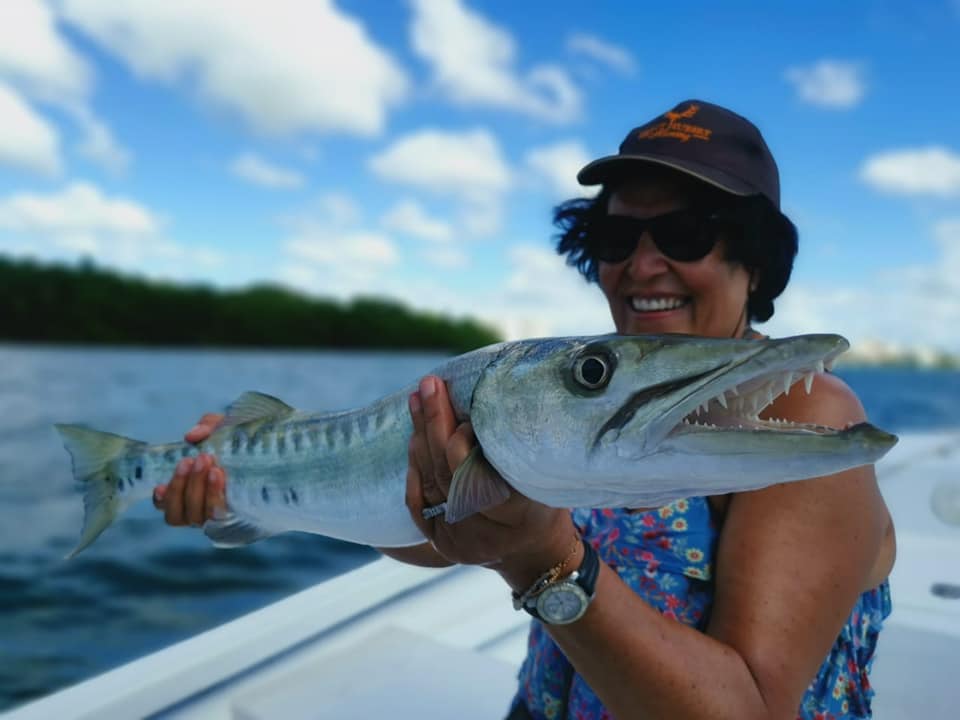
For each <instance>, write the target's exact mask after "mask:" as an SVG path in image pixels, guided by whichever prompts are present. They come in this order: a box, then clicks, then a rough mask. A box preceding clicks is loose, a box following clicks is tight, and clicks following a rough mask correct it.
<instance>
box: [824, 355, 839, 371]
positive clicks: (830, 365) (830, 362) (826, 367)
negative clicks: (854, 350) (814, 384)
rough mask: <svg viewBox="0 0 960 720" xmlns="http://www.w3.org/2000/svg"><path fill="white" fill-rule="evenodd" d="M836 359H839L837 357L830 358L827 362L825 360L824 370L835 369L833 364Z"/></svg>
mask: <svg viewBox="0 0 960 720" xmlns="http://www.w3.org/2000/svg"><path fill="white" fill-rule="evenodd" d="M836 361H837V359H836V358H830V359H829V360H827V361H826V362H824V363H823V368H824V370H833V364H834V363H835V362H836Z"/></svg>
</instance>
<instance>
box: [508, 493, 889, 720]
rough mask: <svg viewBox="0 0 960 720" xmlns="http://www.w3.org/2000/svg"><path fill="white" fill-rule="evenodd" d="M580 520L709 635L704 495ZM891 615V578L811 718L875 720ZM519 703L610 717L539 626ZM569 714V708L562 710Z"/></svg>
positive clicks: (856, 616) (637, 582) (864, 602)
mask: <svg viewBox="0 0 960 720" xmlns="http://www.w3.org/2000/svg"><path fill="white" fill-rule="evenodd" d="M573 519H574V522H575V523H576V524H577V526H578V527H579V528H580V531H581V532H582V534H583V535H584V537H586V538H588V539H589V541H590V542H591V543H592V544H593V546H594V547H595V548H596V549H597V552H598V554H599V555H600V559H601V560H602V561H604V562H606V563H607V564H608V565H609V566H610V567H612V568H613V569H614V570H616V571H617V573H618V574H619V575H620V578H621V579H622V580H623V581H624V582H625V583H626V584H627V585H629V586H630V587H631V588H633V590H634V591H635V592H636V593H637V594H639V595H640V596H641V597H642V598H643V599H644V600H645V601H646V602H647V603H649V604H650V605H651V606H653V607H654V608H656V609H657V610H659V611H660V612H661V613H663V614H664V615H665V616H667V617H669V618H673V619H674V620H676V621H678V622H682V623H684V624H686V625H691V626H693V627H695V628H697V629H698V630H701V631H703V630H705V629H706V625H707V620H708V615H709V612H710V606H711V603H712V600H713V582H712V580H713V570H712V568H713V561H714V555H715V551H716V544H717V533H718V530H717V527H716V525H715V524H714V520H713V517H712V515H711V511H710V506H709V504H708V502H707V499H706V498H702V497H697V498H690V499H688V500H678V501H676V502H674V503H671V504H670V505H666V506H664V507H662V508H658V509H656V510H649V511H644V512H635V513H632V512H630V511H628V510H623V509H617V510H611V509H604V510H582V509H581V510H575V511H574V513H573ZM889 614H890V591H889V586H888V585H887V583H886V582H884V583H883V584H881V585H880V586H878V587H877V588H874V589H873V590H870V591H868V592H865V593H863V594H862V595H861V596H860V598H859V600H858V601H857V604H856V605H855V606H854V608H853V610H852V612H851V613H850V616H849V618H848V619H847V622H846V624H845V625H844V627H843V630H842V631H841V633H840V635H839V637H838V638H837V640H836V642H835V643H834V645H833V647H832V648H831V650H830V652H829V654H828V655H827V658H826V659H825V660H824V662H823V665H821V666H820V670H819V672H818V673H817V675H816V677H815V678H814V680H813V682H811V683H810V686H809V687H808V688H807V691H806V693H805V694H804V696H803V701H802V702H801V705H800V708H799V709H798V710H797V717H798V718H802V719H803V720H807V719H808V718H809V719H810V720H846V719H847V718H869V717H870V698H871V697H872V696H873V690H872V689H871V688H870V682H869V681H868V679H867V675H868V673H869V670H870V665H871V664H872V662H873V655H874V649H875V647H876V643H877V635H878V633H879V631H880V627H881V625H882V622H883V619H884V618H886V617H887V615H889ZM519 679H520V687H519V690H518V692H517V696H516V697H515V699H514V703H513V704H514V707H516V705H518V704H521V703H522V704H523V705H525V706H526V709H527V710H528V711H529V715H530V716H532V717H533V718H536V719H537V720H540V719H541V718H549V719H550V720H554V718H557V719H558V720H559V719H560V718H572V719H575V720H606V719H607V718H610V717H611V716H610V714H609V713H608V712H607V711H606V710H605V709H604V707H603V704H602V703H601V702H600V700H599V699H598V698H597V696H596V695H595V694H594V693H593V691H592V690H591V689H590V687H589V686H588V685H587V683H586V682H585V681H584V680H583V678H581V677H580V676H579V675H577V674H576V673H574V672H573V669H572V667H571V666H570V663H568V662H567V659H566V657H565V656H564V655H563V652H562V651H561V650H560V649H559V648H558V647H557V645H556V644H555V643H554V642H553V639H552V638H551V637H550V635H549V634H548V633H547V632H546V630H544V628H543V625H541V624H540V623H539V622H537V621H533V622H532V623H531V628H530V637H529V647H528V651H527V657H526V660H525V661H524V663H523V665H522V666H521V668H520V676H519ZM564 708H566V710H564Z"/></svg>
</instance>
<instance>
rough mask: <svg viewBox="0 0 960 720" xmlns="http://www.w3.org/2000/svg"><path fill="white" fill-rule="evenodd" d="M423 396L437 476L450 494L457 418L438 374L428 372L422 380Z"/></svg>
mask: <svg viewBox="0 0 960 720" xmlns="http://www.w3.org/2000/svg"><path fill="white" fill-rule="evenodd" d="M420 400H421V402H422V403H423V419H424V425H425V434H426V441H427V449H428V453H429V456H430V462H431V464H432V466H433V479H434V481H435V482H436V484H437V486H438V487H439V489H440V492H441V493H443V496H444V497H446V496H447V493H448V492H449V491H450V478H451V477H452V475H453V472H452V471H453V467H456V466H453V467H451V466H450V463H449V462H448V460H447V443H448V442H449V441H450V437H451V436H452V435H453V434H454V431H455V430H456V427H457V420H456V418H455V417H454V414H453V407H451V405H450V398H449V396H448V395H447V387H446V385H445V384H444V382H443V381H442V380H441V379H440V378H438V377H434V376H431V375H428V376H427V377H425V378H424V379H423V380H421V381H420Z"/></svg>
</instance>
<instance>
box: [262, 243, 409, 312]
mask: <svg viewBox="0 0 960 720" xmlns="http://www.w3.org/2000/svg"><path fill="white" fill-rule="evenodd" d="M283 250H284V261H283V262H282V264H281V267H280V269H279V275H280V278H281V280H282V281H284V282H286V283H288V284H290V285H292V286H294V287H297V288H300V289H301V290H304V291H306V292H309V293H319V294H322V295H325V296H331V295H332V296H336V297H340V298H342V299H347V298H351V297H355V296H356V295H363V294H368V293H377V294H381V289H382V283H381V278H382V277H383V274H384V272H385V271H386V270H387V269H389V268H390V267H392V266H393V265H395V264H396V263H397V262H398V260H399V252H398V251H397V248H396V246H395V245H394V244H393V242H392V241H391V240H390V238H389V237H387V236H385V235H381V234H378V233H370V232H362V231H354V232H323V231H319V230H316V229H314V230H312V231H308V232H304V233H300V234H298V235H295V236H293V237H291V238H290V239H288V240H287V241H285V242H284V244H283Z"/></svg>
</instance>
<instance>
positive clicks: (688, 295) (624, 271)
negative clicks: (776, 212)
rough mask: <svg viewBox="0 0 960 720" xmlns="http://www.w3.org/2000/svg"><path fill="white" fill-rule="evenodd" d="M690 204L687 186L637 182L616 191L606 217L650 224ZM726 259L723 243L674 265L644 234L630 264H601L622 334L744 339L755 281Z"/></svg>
mask: <svg viewBox="0 0 960 720" xmlns="http://www.w3.org/2000/svg"><path fill="white" fill-rule="evenodd" d="M688 204H689V197H688V195H687V193H686V192H685V191H684V190H683V186H682V184H678V183H672V182H668V181H667V182H661V181H649V180H648V181H637V182H635V183H628V184H624V185H622V186H621V187H620V188H619V189H617V191H616V192H615V193H614V194H613V196H612V197H611V198H610V202H609V204H608V206H607V212H609V213H610V214H612V215H632V216H634V217H638V218H650V217H655V216H657V215H662V214H664V213H668V212H671V211H673V210H679V209H681V208H684V207H686V206H687V205H688ZM723 256H724V247H723V241H722V239H721V240H720V241H719V242H717V244H716V245H715V246H714V248H713V250H711V251H710V253H709V254H707V255H706V256H705V257H703V258H702V259H700V260H696V261H694V262H679V261H676V260H671V259H670V258H668V257H666V256H665V255H663V254H662V253H661V252H660V251H659V250H658V249H657V246H656V245H655V244H654V243H653V240H652V239H651V237H650V234H649V233H648V232H644V233H643V235H641V236H640V242H639V243H638V245H637V248H636V250H634V252H633V254H632V255H631V256H630V257H629V258H627V259H626V260H624V261H623V262H619V263H606V262H600V263H599V268H598V275H599V281H600V287H601V289H602V290H603V294H604V295H606V298H607V302H608V303H609V304H610V314H611V315H612V316H613V321H614V324H615V325H616V328H617V332H619V333H622V334H625V335H639V334H648V333H649V334H661V333H683V334H686V335H701V336H707V337H740V336H741V335H742V334H743V331H744V329H745V328H746V304H747V293H748V291H749V288H750V275H749V273H748V272H747V270H746V269H745V268H744V267H743V265H741V264H740V263H732V262H728V261H727V260H725V259H724V257H723Z"/></svg>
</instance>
